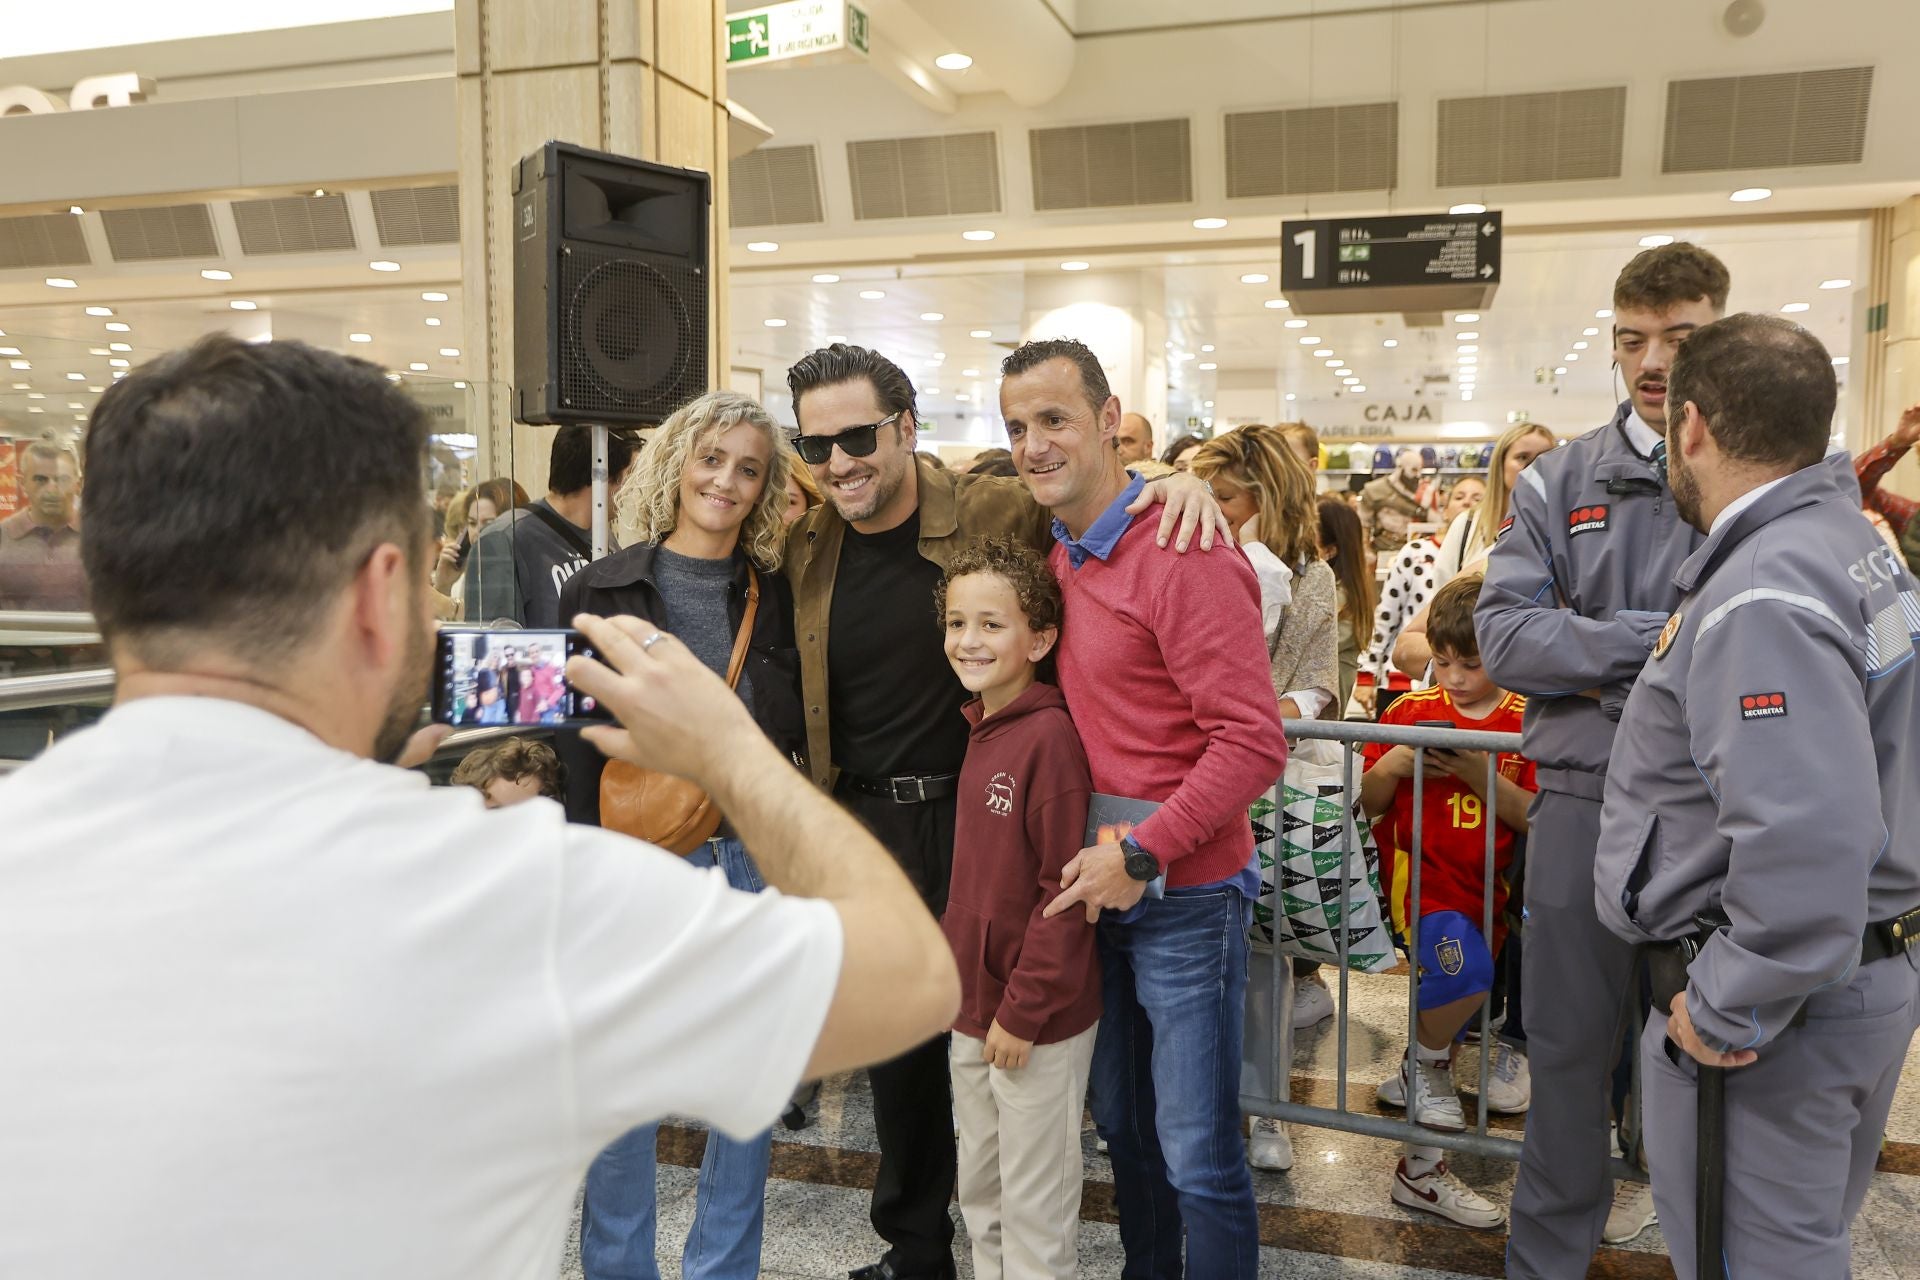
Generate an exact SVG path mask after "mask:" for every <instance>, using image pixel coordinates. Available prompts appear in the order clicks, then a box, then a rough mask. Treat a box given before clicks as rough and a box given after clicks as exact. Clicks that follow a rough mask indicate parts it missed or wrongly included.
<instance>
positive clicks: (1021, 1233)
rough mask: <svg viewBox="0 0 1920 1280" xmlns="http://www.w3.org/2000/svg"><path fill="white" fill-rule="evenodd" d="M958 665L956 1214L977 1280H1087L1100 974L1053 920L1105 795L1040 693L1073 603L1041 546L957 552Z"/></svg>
mask: <svg viewBox="0 0 1920 1280" xmlns="http://www.w3.org/2000/svg"><path fill="white" fill-rule="evenodd" d="M938 610H939V616H940V618H941V624H942V626H944V627H945V629H946V646H947V660H948V661H949V662H951V663H952V664H953V669H954V671H955V672H957V673H958V674H959V676H960V680H961V683H963V684H965V685H966V687H967V688H968V689H970V690H972V691H973V692H974V693H976V694H978V695H979V697H977V698H975V699H974V700H973V701H972V702H969V703H968V704H967V705H966V706H965V707H964V708H962V711H963V713H964V714H965V715H966V717H967V720H968V721H969V722H970V723H971V724H972V726H973V730H972V736H971V737H970V738H969V740H968V744H967V758H966V763H965V764H964V765H963V766H962V767H961V770H960V782H959V806H958V818H957V819H956V821H955V824H954V839H953V884H952V888H951V889H950V891H949V893H948V897H947V912H946V916H945V919H944V922H943V923H944V926H945V929H946V933H947V941H948V942H949V943H951V944H952V946H953V953H954V957H955V958H956V959H957V960H958V961H959V965H960V985H961V991H962V995H961V1000H960V1014H959V1017H958V1018H956V1019H955V1020H954V1024H953V1042H952V1063H951V1065H952V1071H953V1104H954V1112H955V1115H956V1116H957V1117H958V1120H959V1124H960V1142H959V1151H960V1184H959V1192H960V1212H961V1214H962V1215H963V1216H964V1217H965V1218H966V1222H967V1233H968V1235H970V1236H971V1237H972V1240H973V1273H974V1275H975V1276H976V1277H979V1278H980V1280H1003V1278H1004V1280H1053V1278H1056V1277H1059V1278H1070V1277H1073V1276H1077V1275H1078V1274H1079V1263H1078V1239H1079V1231H1080V1182H1081V1156H1080V1107H1081V1101H1082V1099H1084V1098H1085V1097H1086V1093H1087V1074H1088V1071H1089V1070H1090V1068H1091V1065H1092V1062H1093V1039H1094V1033H1095V1032H1096V1031H1097V1030H1098V1029H1099V1023H1100V1011H1101V1000H1100V962H1099V958H1098V956H1097V955H1096V953H1095V951H1094V934H1093V927H1092V926H1091V925H1089V924H1088V923H1087V922H1086V919H1085V917H1084V916H1083V915H1082V913H1080V912H1078V911H1073V912H1066V913H1063V914H1061V915H1058V916H1055V917H1054V918H1052V919H1046V918H1044V916H1043V914H1042V912H1043V910H1044V908H1045V907H1046V905H1047V903H1049V902H1051V901H1052V900H1053V899H1054V898H1055V897H1057V896H1058V895H1059V894H1060V891H1061V886H1060V872H1061V869H1062V868H1063V867H1065V866H1066V864H1067V862H1068V861H1069V860H1070V859H1072V858H1073V857H1074V855H1075V854H1077V853H1079V852H1080V849H1081V846H1082V845H1083V844H1085V843H1086V841H1085V836H1086V824H1087V805H1088V799H1089V796H1090V795H1091V794H1092V791H1093V783H1092V780H1091V778H1090V776H1089V775H1088V772H1087V757H1086V753H1085V752H1084V751H1083V750H1082V749H1081V746H1080V738H1079V736H1078V735H1077V734H1075V733H1074V730H1073V721H1071V720H1070V719H1068V717H1067V704H1066V700H1065V699H1064V698H1063V697H1061V695H1060V691H1059V690H1058V689H1056V688H1054V687H1053V686H1052V685H1050V684H1038V683H1035V673H1036V668H1037V666H1038V664H1039V663H1040V661H1041V660H1042V659H1043V658H1045V657H1046V656H1047V653H1048V651H1049V650H1051V649H1052V648H1053V644H1054V641H1055V639H1057V638H1058V636H1059V629H1060V613H1061V606H1060V588H1059V585H1058V584H1057V583H1056V582H1055V580H1054V577H1053V572H1052V570H1051V569H1049V568H1048V567H1047V562H1046V561H1045V560H1042V559H1041V558H1040V557H1039V556H1038V555H1036V554H1035V553H1034V552H1033V551H1032V550H1030V549H1029V548H1027V547H1025V546H1023V545H1020V544H1018V543H1016V542H1014V541H1012V540H1010V539H991V540H987V541H983V542H980V543H978V544H976V545H975V546H973V547H971V548H969V549H968V550H966V551H964V552H962V553H961V554H960V556H959V557H958V558H956V559H955V561H954V563H953V567H952V568H951V569H949V570H948V571H947V575H946V580H945V581H944V582H943V583H942V584H941V587H940V593H939V600H938Z"/></svg>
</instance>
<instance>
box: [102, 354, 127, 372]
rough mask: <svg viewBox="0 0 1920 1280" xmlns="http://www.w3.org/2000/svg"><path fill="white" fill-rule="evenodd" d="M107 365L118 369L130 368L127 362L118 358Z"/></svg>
mask: <svg viewBox="0 0 1920 1280" xmlns="http://www.w3.org/2000/svg"><path fill="white" fill-rule="evenodd" d="M107 363H108V364H110V365H112V366H113V367H114V368H116V369H125V368H127V367H128V366H127V362H126V361H125V360H123V359H121V358H119V357H117V356H116V357H115V358H114V359H112V360H109V361H107Z"/></svg>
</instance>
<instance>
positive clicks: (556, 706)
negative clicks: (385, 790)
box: [433, 628, 611, 729]
mask: <svg viewBox="0 0 1920 1280" xmlns="http://www.w3.org/2000/svg"><path fill="white" fill-rule="evenodd" d="M576 654H578V655H581V656H584V657H589V658H591V657H594V656H595V654H594V652H593V647H592V646H591V645H590V644H588V643H587V638H586V637H585V636H583V635H581V634H580V633H579V632H578V631H564V630H555V631H470V630H464V629H460V628H447V629H443V630H442V631H441V632H440V635H439V645H438V652H437V653H436V655H435V662H434V680H433V718H434V719H435V720H436V721H438V722H439V723H441V724H450V725H454V726H456V727H457V728H462V729H472V728H484V727H488V726H492V725H526V726H537V725H558V724H566V723H568V722H569V721H575V720H592V721H604V720H607V719H610V718H611V717H610V716H609V715H608V713H607V712H606V711H605V710H604V709H603V708H602V707H600V706H599V704H598V703H596V702H595V701H594V699H593V698H591V697H589V696H587V695H586V694H583V693H578V692H576V691H575V690H574V689H573V688H572V686H570V685H569V684H568V683H567V659H568V658H571V657H573V656H575V655H576Z"/></svg>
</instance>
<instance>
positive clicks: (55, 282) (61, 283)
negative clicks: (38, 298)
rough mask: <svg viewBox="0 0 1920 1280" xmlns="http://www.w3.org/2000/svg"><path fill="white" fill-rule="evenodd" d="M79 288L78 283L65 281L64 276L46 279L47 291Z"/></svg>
mask: <svg viewBox="0 0 1920 1280" xmlns="http://www.w3.org/2000/svg"><path fill="white" fill-rule="evenodd" d="M79 287H80V286H79V284H78V283H76V282H75V281H72V280H69V279H67V277H65V276H48V277H47V288H49V289H78V288H79Z"/></svg>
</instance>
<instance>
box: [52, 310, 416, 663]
mask: <svg viewBox="0 0 1920 1280" xmlns="http://www.w3.org/2000/svg"><path fill="white" fill-rule="evenodd" d="M86 450H87V497H86V519H85V520H84V521H83V522H82V525H81V533H80V549H81V556H82V559H83V560H84V562H85V565H86V573H87V579H88V581H89V583H90V584H91V587H92V600H93V611H94V614H95V616H96V617H97V619H98V620H99V623H100V631H101V633H102V634H103V635H105V636H107V637H108V638H109V639H111V640H115V641H120V642H123V643H126V644H129V645H132V646H134V647H135V650H136V652H138V653H140V654H141V655H142V656H143V657H144V658H145V659H146V660H148V661H150V662H156V663H171V662H175V661H178V659H179V656H180V655H181V654H182V653H183V652H184V651H185V650H186V648H187V646H189V645H195V644H197V643H200V642H202V641H203V640H204V639H205V638H206V637H208V636H209V635H213V634H217V638H218V642H219V643H220V644H221V645H223V646H225V647H227V648H228V649H229V650H230V651H231V652H232V653H233V654H235V655H236V656H238V657H241V658H243V659H247V660H252V661H260V660H266V659H268V658H269V657H271V656H274V655H281V654H285V653H286V652H288V651H289V650H290V649H293V648H295V647H297V646H298V645H299V644H300V643H301V642H302V640H303V639H304V638H305V637H306V635H307V634H308V633H309V632H311V631H313V630H314V629H315V628H316V627H318V626H319V624H320V619H321V616H322V615H323V614H324V613H326V612H327V611H328V610H331V609H332V608H333V607H334V596H335V594H336V593H337V592H339V591H340V590H341V589H342V588H343V587H345V585H346V584H347V583H348V582H349V581H351V580H352V578H353V576H354V574H355V573H357V572H358V571H359V568H360V566H361V565H362V564H363V563H365V560H366V557H367V555H368V553H369V552H370V551H372V550H373V549H374V548H375V547H377V546H379V545H380V544H381V543H387V542H391V543H396V544H398V545H399V546H400V547H402V548H403V549H404V550H405V551H406V552H407V555H408V557H409V559H410V560H411V561H413V562H414V563H415V565H416V567H417V568H420V569H421V570H422V573H421V574H420V581H421V583H422V584H423V585H422V589H424V583H425V575H424V568H425V566H424V563H423V561H424V559H425V555H426V546H427V541H428V538H429V532H428V521H427V519H426V513H427V511H428V508H427V507H426V506H425V504H424V502H423V497H424V494H425V491H426V460H427V419H426V415H425V414H424V413H423V412H422V410H421V408H420V406H419V404H418V403H416V402H415V401H414V400H413V399H412V398H411V397H410V396H408V395H407V394H406V393H405V392H403V391H401V390H400V389H399V388H398V387H396V386H395V385H393V383H391V382H390V381H388V379H387V376H386V374H385V373H383V372H382V371H381V370H380V369H379V368H377V367H376V366H374V365H371V364H368V363H367V362H366V361H364V360H355V359H353V358H351V357H348V356H343V355H336V354H334V353H332V352H329V351H321V350H318V349H316V348H314V347H310V346H308V345H307V344H305V343H303V342H292V341H283V342H265V343H257V344H256V343H250V342H242V341H241V340H240V339H238V338H235V337H233V336H232V335H230V334H225V333H218V334H210V335H208V336H207V337H204V338H202V339H200V341H198V342H196V343H194V344H193V345H192V346H190V347H187V348H185V349H183V350H179V351H173V352H170V353H168V354H166V355H164V356H161V357H160V358H159V359H157V360H153V361H151V362H149V363H148V364H146V365H144V366H143V367H141V368H139V369H136V370H135V371H134V372H133V374H132V375H131V376H130V377H127V378H125V379H123V380H121V381H120V382H118V383H116V384H115V385H114V386H112V387H110V388H109V389H108V390H107V393H106V394H105V395H104V396H102V397H101V398H100V403H99V405H98V406H97V407H96V408H95V409H94V411H93V421H92V424H91V427H90V429H89V431H88V434H87V441H86ZM157 494H158V495H165V499H164V501H160V502H156V500H155V495H157Z"/></svg>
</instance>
